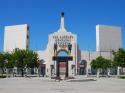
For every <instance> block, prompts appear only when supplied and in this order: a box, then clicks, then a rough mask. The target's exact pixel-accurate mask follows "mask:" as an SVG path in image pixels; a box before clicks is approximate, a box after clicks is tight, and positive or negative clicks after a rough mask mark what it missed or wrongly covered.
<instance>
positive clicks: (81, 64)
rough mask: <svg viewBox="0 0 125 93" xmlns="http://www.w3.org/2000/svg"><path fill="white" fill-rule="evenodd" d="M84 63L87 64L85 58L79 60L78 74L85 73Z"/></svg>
mask: <svg viewBox="0 0 125 93" xmlns="http://www.w3.org/2000/svg"><path fill="white" fill-rule="evenodd" d="M86 65H87V61H86V60H81V61H80V64H79V68H80V70H79V74H80V75H85V74H86Z"/></svg>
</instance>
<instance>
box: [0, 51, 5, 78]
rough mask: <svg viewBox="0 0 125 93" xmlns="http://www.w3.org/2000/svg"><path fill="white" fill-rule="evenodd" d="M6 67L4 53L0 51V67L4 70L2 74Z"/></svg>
mask: <svg viewBox="0 0 125 93" xmlns="http://www.w3.org/2000/svg"><path fill="white" fill-rule="evenodd" d="M4 68H5V61H4V54H3V53H1V52H0V69H1V71H2V76H3V74H4Z"/></svg>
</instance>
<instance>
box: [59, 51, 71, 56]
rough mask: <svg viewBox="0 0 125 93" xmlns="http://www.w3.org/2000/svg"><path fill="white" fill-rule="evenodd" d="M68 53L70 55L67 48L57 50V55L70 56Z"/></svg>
mask: <svg viewBox="0 0 125 93" xmlns="http://www.w3.org/2000/svg"><path fill="white" fill-rule="evenodd" d="M68 55H69V54H68V51H66V50H59V51H58V52H57V56H68Z"/></svg>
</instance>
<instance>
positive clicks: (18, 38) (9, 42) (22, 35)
mask: <svg viewBox="0 0 125 93" xmlns="http://www.w3.org/2000/svg"><path fill="white" fill-rule="evenodd" d="M28 47H29V31H28V25H27V24H23V25H13V26H5V32H4V52H9V51H13V50H14V49H15V48H20V49H26V48H28Z"/></svg>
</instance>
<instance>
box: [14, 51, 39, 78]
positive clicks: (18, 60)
mask: <svg viewBox="0 0 125 93" xmlns="http://www.w3.org/2000/svg"><path fill="white" fill-rule="evenodd" d="M13 58H14V60H15V66H16V67H17V68H20V69H21V73H22V74H21V75H22V77H23V76H24V68H28V67H30V68H32V67H38V55H37V53H35V52H34V51H32V50H29V49H26V50H24V49H15V51H14V52H13Z"/></svg>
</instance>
